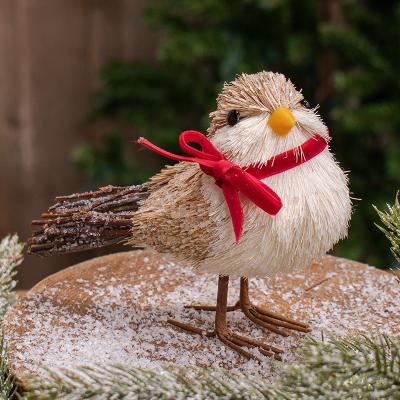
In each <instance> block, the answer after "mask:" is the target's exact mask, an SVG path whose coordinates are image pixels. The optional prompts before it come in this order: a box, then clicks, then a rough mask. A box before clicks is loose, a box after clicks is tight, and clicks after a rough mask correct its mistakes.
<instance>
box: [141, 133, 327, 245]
mask: <svg viewBox="0 0 400 400" xmlns="http://www.w3.org/2000/svg"><path fill="white" fill-rule="evenodd" d="M138 143H139V144H142V145H144V146H146V147H147V148H149V149H150V150H153V151H154V152H156V153H158V154H161V155H163V156H164V157H168V158H170V159H172V160H176V161H186V162H194V163H197V164H199V165H200V168H201V170H202V171H203V172H204V173H205V174H207V175H209V176H212V177H213V178H214V179H215V183H216V184H217V185H218V186H219V187H221V189H222V192H223V195H224V198H225V201H226V204H227V206H228V209H229V213H230V216H231V220H232V224H233V230H234V233H235V238H236V243H239V241H240V237H241V235H242V231H243V209H242V206H241V204H240V198H239V193H242V195H244V196H245V197H246V198H247V199H248V200H250V201H251V202H252V203H254V204H255V205H256V206H257V207H259V208H261V209H262V210H263V211H265V212H266V213H268V214H270V215H276V214H277V213H278V212H279V210H280V209H281V208H282V201H281V199H280V197H279V196H278V195H277V194H276V193H275V192H274V191H273V190H272V189H271V188H270V187H269V186H267V185H266V184H265V183H264V182H262V181H261V180H260V179H264V178H267V177H269V176H272V175H275V174H278V173H281V172H284V171H287V170H288V169H291V168H294V167H296V166H298V165H300V164H303V163H304V162H306V161H307V160H309V159H311V158H313V157H315V156H316V155H318V154H319V153H321V151H323V150H324V149H325V148H326V146H327V142H326V140H325V139H324V138H323V137H322V136H320V135H315V136H313V137H312V138H310V139H308V140H307V141H306V142H304V143H303V144H302V145H301V146H300V149H298V150H300V151H298V153H300V154H302V157H301V158H298V153H296V152H295V151H294V150H290V151H287V152H285V153H281V154H278V155H276V156H275V157H274V158H273V161H272V160H268V161H267V162H266V163H265V164H261V165H260V164H258V165H251V166H247V167H245V168H241V167H240V166H239V165H237V164H234V163H232V162H231V161H229V160H227V158H226V157H225V155H224V154H223V153H221V152H220V151H219V150H218V149H217V148H216V147H215V146H214V145H213V144H212V143H211V142H210V141H209V140H208V138H207V137H206V136H204V135H203V134H202V133H201V132H198V131H185V132H182V133H181V134H180V136H179V146H180V148H181V149H182V151H184V152H185V153H186V154H189V155H190V156H191V157H187V156H180V155H177V154H173V153H170V152H169V151H166V150H163V149H161V148H159V147H157V146H155V145H154V144H153V143H151V142H149V141H148V140H147V139H144V138H139V139H138ZM189 143H195V144H197V145H198V146H199V147H200V150H198V149H197V148H195V147H193V146H190V145H189Z"/></svg>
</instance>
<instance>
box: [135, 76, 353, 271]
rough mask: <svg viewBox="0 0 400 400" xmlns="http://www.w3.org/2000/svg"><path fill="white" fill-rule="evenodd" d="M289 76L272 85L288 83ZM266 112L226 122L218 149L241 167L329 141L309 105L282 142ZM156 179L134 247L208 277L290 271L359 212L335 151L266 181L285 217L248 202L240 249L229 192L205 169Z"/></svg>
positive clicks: (178, 170) (216, 138)
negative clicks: (315, 138)
mask: <svg viewBox="0 0 400 400" xmlns="http://www.w3.org/2000/svg"><path fill="white" fill-rule="evenodd" d="M268 76H274V75H273V74H271V73H270V74H268ZM246 77H248V76H246ZM250 77H252V76H251V75H250ZM281 77H282V75H280V76H279V79H278V80H277V82H276V81H274V80H272V82H274V83H275V84H276V85H278V84H281V85H282V80H281V79H282V78H281ZM247 79H248V78H247ZM244 80H245V82H241V85H245V84H246V79H244ZM285 85H288V83H287V81H286V80H285ZM290 85H291V84H290ZM269 89H270V90H271V89H273V88H271V87H269ZM276 89H277V88H276ZM290 89H292V88H290ZM293 90H294V88H293ZM286 92H289V93H293V92H292V90H287V91H286ZM256 93H257V92H256ZM282 101H284V102H285V104H288V103H290V101H289V100H286V101H285V100H284V99H281V102H280V103H279V104H278V103H277V104H272V105H271V108H272V109H274V108H276V107H277V106H278V105H281V104H282ZM288 105H289V104H288ZM264 107H265V109H264V110H262V111H263V112H260V113H259V114H256V115H251V116H249V117H247V118H246V119H244V120H243V121H239V123H238V124H237V125H236V126H234V127H230V126H229V125H224V126H222V127H220V128H219V129H217V130H216V131H215V132H214V133H212V135H211V141H212V142H213V144H214V145H215V146H216V147H217V148H218V149H219V150H220V151H221V152H222V153H223V154H225V155H226V156H228V158H229V160H230V161H232V162H233V163H235V164H238V165H240V166H241V167H245V166H247V165H251V164H257V163H259V164H263V163H265V162H267V160H270V159H271V158H272V159H273V157H274V156H276V155H277V154H279V153H282V152H286V151H288V152H293V151H296V149H297V148H298V146H300V145H301V144H302V143H303V142H304V141H306V140H307V139H308V138H309V137H310V133H312V134H318V135H321V136H324V137H326V138H327V139H328V137H327V128H326V126H325V125H324V124H323V123H322V121H321V119H320V118H319V117H318V116H317V115H316V114H315V113H314V112H313V110H308V109H306V108H305V107H302V106H301V105H300V106H298V105H297V107H298V108H297V109H294V110H293V111H292V112H293V116H294V118H295V120H296V122H297V123H296V125H295V126H294V127H293V128H292V129H291V132H290V134H288V135H286V136H285V137H279V136H277V135H275V134H274V133H273V132H272V129H271V128H270V127H269V126H268V125H267V124H266V123H265V121H266V120H268V116H269V115H268V114H269V113H267V112H266V106H264ZM293 107H296V104H295V105H294V106H293ZM298 157H302V155H301V154H299V155H298ZM153 182H155V183H156V184H158V185H159V186H157V185H155V188H154V190H153V191H152V194H151V195H150V197H149V198H148V199H147V200H146V201H145V202H144V203H143V205H142V206H141V208H140V209H139V210H138V212H137V213H136V214H135V216H134V217H133V221H134V228H133V231H132V240H131V242H132V244H143V245H145V246H148V247H152V248H154V249H155V250H157V251H159V252H164V253H170V254H171V253H172V254H173V255H174V256H175V257H177V258H179V259H182V260H184V261H186V262H187V263H190V264H192V265H194V266H196V267H198V268H201V269H202V270H204V271H207V272H214V273H218V274H225V275H230V276H246V277H253V276H257V277H266V276H274V275H275V274H276V273H277V272H289V271H291V270H293V269H295V268H302V267H304V266H305V265H308V264H309V263H310V262H311V261H312V260H313V259H318V258H320V257H321V256H322V255H324V254H325V253H326V252H327V251H328V250H330V249H331V248H332V247H333V245H334V244H335V243H336V242H337V241H339V240H340V239H342V238H343V237H345V236H346V234H347V228H348V223H349V220H350V215H351V201H350V196H349V189H348V185H347V177H346V175H345V173H344V172H343V171H342V170H341V168H340V167H339V166H338V164H337V162H336V161H335V159H334V157H333V155H332V153H331V152H330V150H329V148H326V149H325V150H324V151H323V152H321V153H320V154H318V155H317V156H316V157H314V158H312V159H311V160H308V161H307V162H306V163H304V164H302V165H299V166H298V167H296V168H293V169H290V170H288V171H285V172H284V173H281V174H276V175H274V176H271V177H268V178H265V179H263V182H264V183H266V184H267V185H268V186H269V187H271V188H272V189H273V190H274V191H275V192H276V193H278V195H279V196H280V198H281V199H282V202H283V207H282V209H281V210H280V211H279V213H278V214H277V215H274V216H271V215H269V214H267V213H265V212H264V211H263V210H261V209H260V208H258V207H257V206H256V205H254V204H253V203H251V202H250V201H248V200H247V199H246V198H242V199H241V201H242V204H243V209H244V215H245V217H244V221H245V222H244V230H243V236H242V239H241V241H240V243H239V244H236V243H235V236H234V234H233V230H232V228H231V221H230V215H229V210H228V208H227V205H226V202H225V199H224V197H223V194H222V192H221V189H220V188H219V187H218V186H216V185H215V183H214V181H213V178H211V177H209V176H207V175H204V174H203V173H202V171H201V170H200V168H199V167H198V166H197V165H194V164H188V163H180V164H178V165H177V166H175V167H172V168H168V169H167V170H165V171H162V172H161V173H160V174H159V175H156V176H155V177H154V178H153Z"/></svg>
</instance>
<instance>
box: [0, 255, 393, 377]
mask: <svg viewBox="0 0 400 400" xmlns="http://www.w3.org/2000/svg"><path fill="white" fill-rule="evenodd" d="M216 290H217V277H216V276H215V275H208V274H204V273H201V272H197V271H193V270H191V269H190V268H188V267H185V266H184V265H180V264H176V263H173V262H171V261H168V260H167V259H166V258H164V257H163V256H160V255H158V254H154V253H151V252H148V251H131V252H126V253H119V254H112V255H109V256H105V257H100V258H95V259H93V260H90V261H87V262H84V263H81V264H78V265H75V266H73V267H70V268H67V269H66V270H64V271H62V272H59V273H57V274H55V275H52V276H50V277H48V278H46V279H44V280H43V281H42V282H40V283H39V284H38V285H36V286H35V287H34V288H33V289H32V290H30V292H28V294H27V295H26V296H25V297H24V298H21V299H20V301H18V302H17V303H16V304H15V305H14V306H13V307H12V308H11V310H10V311H9V312H8V314H7V315H6V318H5V326H4V328H5V334H6V338H7V340H8V344H9V356H10V362H11V367H12V369H13V371H14V372H15V373H16V375H17V376H19V377H22V376H23V375H24V374H25V373H27V372H29V373H37V374H40V366H44V367H48V368H60V367H73V366H76V365H82V364H88V363H90V364H92V363H100V364H105V363H108V364H129V365H130V366H137V367H144V368H151V369H160V368H161V367H162V365H165V364H170V363H172V364H179V365H198V366H202V367H222V368H228V369H231V368H235V369H238V370H239V371H242V372H243V373H245V374H248V375H252V376H256V377H265V378H271V379H273V378H274V376H276V375H277V374H278V372H279V365H280V363H279V362H277V361H273V360H270V359H268V358H266V357H265V356H263V355H261V354H260V353H258V350H256V349H252V350H251V351H253V352H254V354H256V355H257V356H258V357H260V358H263V360H265V363H264V364H263V365H260V364H258V363H257V362H255V361H253V360H247V359H245V358H243V357H242V356H240V355H238V354H237V353H236V352H234V351H233V350H231V349H229V348H227V347H225V346H224V345H223V344H222V343H221V342H219V341H218V340H216V339H215V338H207V337H203V336H199V335H193V334H188V333H186V332H183V331H180V330H178V329H177V328H175V327H172V326H170V325H169V324H168V323H167V322H166V320H167V319H168V318H173V319H178V320H181V321H185V322H191V323H194V324H196V325H197V326H199V327H204V328H208V329H211V328H212V326H213V318H214V313H213V312H200V311H194V310H189V309H185V308H184V305H186V304H190V303H196V304H199V303H200V304H204V303H209V304H213V303H214V302H215V298H216ZM250 294H251V297H252V299H253V301H254V302H255V303H259V304H262V305H263V306H264V307H268V308H270V309H271V310H272V311H276V312H279V313H281V314H286V315H288V316H291V317H292V318H294V319H297V320H302V321H308V322H309V323H310V324H311V326H312V328H313V331H312V332H311V333H309V334H303V333H297V332H292V333H291V336H289V337H281V336H278V335H276V334H274V333H270V332H264V331H262V330H261V329H259V328H258V327H256V326H255V325H253V324H252V323H251V322H250V321H248V320H247V319H246V318H245V317H244V316H243V314H242V313H240V312H238V311H234V312H231V313H229V325H230V327H231V329H233V330H234V331H236V332H240V333H241V334H244V335H249V336H252V337H254V338H261V339H263V340H265V341H266V342H269V343H271V344H274V345H276V346H278V347H281V348H284V349H285V353H284V356H283V357H284V359H286V360H292V359H294V358H295V357H296V349H297V348H298V347H299V346H300V345H301V343H302V342H303V341H304V340H305V339H307V338H309V337H313V338H317V339H320V338H321V336H322V335H323V336H328V335H336V336H346V335H349V334H351V335H354V334H357V333H365V334H368V335H371V334H376V333H378V332H385V333H388V334H398V333H399V331H400V328H399V327H400V313H399V308H398V307H399V304H400V285H399V283H398V282H397V281H396V278H395V277H394V276H393V275H392V274H390V273H387V272H384V271H380V270H377V269H375V268H372V267H369V266H367V265H364V264H360V263H356V262H353V261H349V260H345V259H340V258H335V257H331V256H327V257H325V258H324V259H323V260H321V261H320V262H315V263H314V264H312V265H310V266H309V267H307V268H306V269H304V270H301V271H298V272H296V273H294V274H292V275H290V276H278V277H276V279H274V280H268V279H250ZM238 295H239V280H238V279H232V280H231V285H230V291H229V302H230V303H231V304H234V303H235V302H236V300H237V298H238Z"/></svg>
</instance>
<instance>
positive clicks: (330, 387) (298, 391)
mask: <svg viewBox="0 0 400 400" xmlns="http://www.w3.org/2000/svg"><path fill="white" fill-rule="evenodd" d="M280 388H281V390H282V393H283V395H284V397H282V398H287V399H330V400H345V399H392V400H396V399H400V343H399V342H398V341H397V342H395V341H393V340H392V339H390V338H388V337H387V336H381V337H380V338H379V339H376V340H371V339H368V338H366V337H359V338H353V339H347V340H346V339H344V340H343V339H341V340H331V341H329V342H326V343H324V342H317V341H309V342H308V343H306V345H305V347H304V348H303V350H302V353H301V359H300V360H299V361H298V362H296V363H294V364H292V365H290V364H289V365H288V366H286V367H285V370H284V373H283V377H282V380H281V382H280Z"/></svg>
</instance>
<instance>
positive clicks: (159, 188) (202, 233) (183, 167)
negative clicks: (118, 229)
mask: <svg viewBox="0 0 400 400" xmlns="http://www.w3.org/2000/svg"><path fill="white" fill-rule="evenodd" d="M202 176H203V173H202V171H201V170H200V168H199V166H198V165H197V164H190V163H178V164H176V165H174V166H173V167H168V168H166V169H164V170H163V171H161V173H160V174H158V175H156V176H154V177H153V178H152V179H151V181H150V182H149V184H150V188H151V190H150V195H149V196H148V197H147V199H146V200H144V201H143V203H142V204H141V206H140V207H139V209H138V211H137V212H135V214H134V216H133V220H132V221H133V228H132V236H131V239H130V240H129V242H130V243H131V244H133V245H136V246H137V245H139V246H140V245H145V246H149V247H151V248H153V249H155V250H157V251H158V252H160V253H170V254H174V255H175V256H177V257H178V258H180V259H185V260H187V261H191V262H193V263H194V264H197V263H199V262H200V261H202V260H204V259H205V258H206V257H207V255H208V254H209V248H210V244H211V243H213V242H214V240H215V238H213V236H215V233H214V232H215V231H216V229H215V225H214V221H213V220H212V219H211V218H210V215H209V208H210V207H209V204H208V202H207V201H206V200H205V198H204V196H203V194H202Z"/></svg>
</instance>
